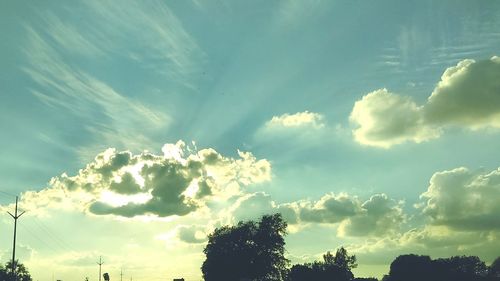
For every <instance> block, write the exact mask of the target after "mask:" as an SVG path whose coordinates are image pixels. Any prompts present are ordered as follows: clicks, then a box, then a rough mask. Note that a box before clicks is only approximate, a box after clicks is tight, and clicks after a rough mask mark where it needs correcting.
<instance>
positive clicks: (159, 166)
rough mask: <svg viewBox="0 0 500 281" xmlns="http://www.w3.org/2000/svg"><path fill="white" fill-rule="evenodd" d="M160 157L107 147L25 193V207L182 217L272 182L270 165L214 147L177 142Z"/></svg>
mask: <svg viewBox="0 0 500 281" xmlns="http://www.w3.org/2000/svg"><path fill="white" fill-rule="evenodd" d="M163 153H164V154H163V155H155V154H152V153H148V152H144V153H141V154H137V155H133V154H132V153H130V152H128V151H124V152H117V151H116V150H114V149H108V150H106V151H104V152H102V153H100V154H98V155H97V156H96V157H95V159H94V161H93V162H91V163H89V164H88V165H86V167H85V168H83V169H81V170H80V171H79V172H78V174H77V175H75V176H68V175H66V174H62V175H61V176H59V177H55V178H53V179H52V180H51V181H50V185H49V187H47V188H46V189H43V190H41V191H39V192H34V191H29V192H25V193H23V195H22V197H21V202H22V204H23V208H25V209H27V210H31V211H32V212H34V213H37V212H38V211H42V212H43V210H44V209H46V208H64V207H65V208H68V209H71V208H75V207H76V208H79V209H83V210H87V211H90V212H91V213H93V214H96V215H106V214H113V215H117V216H123V217H134V216H140V215H155V216H159V217H170V216H174V215H177V216H183V215H186V214H188V213H191V212H193V211H195V210H197V209H199V208H202V207H204V206H205V204H206V203H207V202H208V201H224V200H227V199H228V198H230V197H232V196H235V195H238V194H241V193H242V192H243V191H242V190H241V187H244V186H247V185H250V184H255V183H261V182H265V181H269V180H270V178H271V165H270V163H269V162H268V161H267V160H265V159H260V160H258V159H256V158H255V157H254V156H253V155H252V154H251V153H249V152H239V156H240V158H237V159H235V158H230V157H225V156H222V155H221V154H219V153H218V152H216V151H215V150H213V149H202V150H199V151H197V150H194V149H188V148H186V145H185V144H184V142H182V141H179V142H177V143H176V144H175V145H171V144H170V145H169V144H167V145H165V146H164V147H163Z"/></svg>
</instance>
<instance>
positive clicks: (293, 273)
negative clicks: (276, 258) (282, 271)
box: [288, 247, 357, 281]
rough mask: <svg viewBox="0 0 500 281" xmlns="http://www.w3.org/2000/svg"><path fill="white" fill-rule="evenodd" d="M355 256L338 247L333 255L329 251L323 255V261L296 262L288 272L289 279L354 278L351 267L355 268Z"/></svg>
mask: <svg viewBox="0 0 500 281" xmlns="http://www.w3.org/2000/svg"><path fill="white" fill-rule="evenodd" d="M356 266H357V264H356V256H354V255H353V256H349V255H348V254H347V251H346V249H344V248H343V247H341V248H339V249H338V250H337V252H336V253H335V256H334V255H332V254H331V253H330V252H327V253H326V254H324V255H323V261H322V262H320V261H315V262H313V263H305V264H296V265H294V266H292V268H291V269H290V272H289V274H288V280H289V281H308V280H315V281H327V280H336V281H349V280H352V279H353V278H354V276H353V274H352V272H351V269H352V268H355V267H356Z"/></svg>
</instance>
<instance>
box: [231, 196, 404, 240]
mask: <svg viewBox="0 0 500 281" xmlns="http://www.w3.org/2000/svg"><path fill="white" fill-rule="evenodd" d="M402 204H403V203H402V202H397V201H395V200H393V199H390V198H388V197H387V195H385V194H375V195H373V196H372V197H371V198H370V199H369V200H367V201H365V202H362V201H360V200H359V198H357V197H355V196H350V195H348V194H345V193H341V194H337V195H336V194H333V193H329V194H325V195H324V196H323V197H321V198H320V199H319V200H317V201H310V200H299V201H295V202H291V203H282V204H278V203H276V202H275V201H273V200H272V198H271V197H270V196H269V195H267V194H265V193H262V192H259V193H254V194H247V195H245V196H242V197H240V198H238V200H237V201H236V202H235V203H234V204H233V205H232V206H231V207H230V208H229V209H228V210H225V211H224V213H225V214H229V216H230V218H231V219H230V220H229V221H230V222H232V223H234V222H236V221H239V220H249V219H257V218H258V217H260V216H262V215H264V214H269V213H281V214H282V215H283V217H284V218H285V220H286V221H287V222H288V223H289V225H290V226H291V228H292V230H293V231H294V232H296V231H297V227H299V228H300V227H303V226H305V225H309V224H327V225H336V226H338V235H339V236H343V237H347V236H382V235H387V234H391V233H395V232H397V231H398V230H399V229H400V227H401V225H402V224H403V223H404V222H405V221H406V215H405V214H404V213H403V210H402Z"/></svg>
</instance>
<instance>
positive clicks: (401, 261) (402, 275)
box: [382, 254, 431, 281]
mask: <svg viewBox="0 0 500 281" xmlns="http://www.w3.org/2000/svg"><path fill="white" fill-rule="evenodd" d="M430 271H431V258H430V257H429V256H419V255H413V254H411V255H401V256H399V257H397V258H396V259H394V261H393V262H392V263H391V267H390V270H389V275H388V276H384V279H382V280H384V281H400V280H404V281H421V280H431V279H430V278H431V276H430V275H431V272H430Z"/></svg>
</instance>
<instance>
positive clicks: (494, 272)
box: [488, 257, 500, 280]
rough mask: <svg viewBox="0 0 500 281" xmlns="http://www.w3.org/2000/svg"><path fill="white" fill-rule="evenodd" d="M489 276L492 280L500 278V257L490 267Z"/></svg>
mask: <svg viewBox="0 0 500 281" xmlns="http://www.w3.org/2000/svg"><path fill="white" fill-rule="evenodd" d="M488 277H489V278H490V280H500V257H498V258H497V259H496V260H495V261H493V262H492V263H491V265H490V266H489V267H488Z"/></svg>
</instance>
